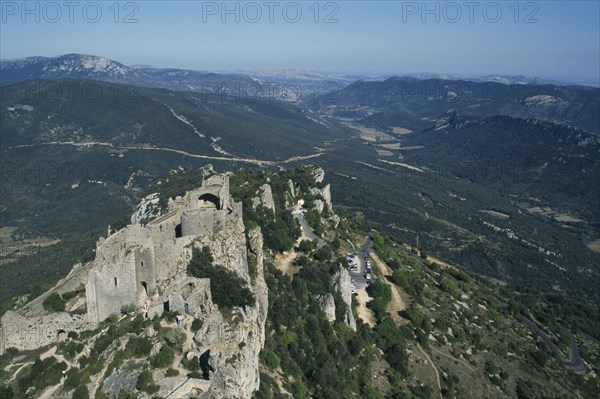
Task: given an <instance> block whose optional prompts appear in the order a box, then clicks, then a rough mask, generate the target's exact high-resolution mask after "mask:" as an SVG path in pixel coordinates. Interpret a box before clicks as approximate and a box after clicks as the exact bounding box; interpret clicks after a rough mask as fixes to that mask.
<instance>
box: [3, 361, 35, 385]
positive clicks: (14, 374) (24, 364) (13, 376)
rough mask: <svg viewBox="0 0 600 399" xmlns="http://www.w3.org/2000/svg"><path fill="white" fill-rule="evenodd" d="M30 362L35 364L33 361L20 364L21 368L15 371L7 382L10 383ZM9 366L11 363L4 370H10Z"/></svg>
mask: <svg viewBox="0 0 600 399" xmlns="http://www.w3.org/2000/svg"><path fill="white" fill-rule="evenodd" d="M30 364H33V362H26V363H23V364H22V365H21V366H19V368H18V369H16V370H15V371H14V372H13V375H12V377H10V380H8V382H7V383H8V384H10V383H11V382H12V381H13V380H14V379H15V378H17V375H19V372H21V370H23V369H24V368H25V367H27V366H29V365H30ZM9 366H10V365H8V366H6V367H5V368H4V370H6V371H8V370H7V367H9Z"/></svg>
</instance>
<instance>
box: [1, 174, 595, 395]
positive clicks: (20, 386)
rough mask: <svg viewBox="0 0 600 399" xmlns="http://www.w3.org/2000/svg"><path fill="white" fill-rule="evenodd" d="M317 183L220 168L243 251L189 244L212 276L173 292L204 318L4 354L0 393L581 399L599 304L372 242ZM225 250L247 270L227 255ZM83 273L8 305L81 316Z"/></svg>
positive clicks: (169, 190)
mask: <svg viewBox="0 0 600 399" xmlns="http://www.w3.org/2000/svg"><path fill="white" fill-rule="evenodd" d="M210 176H214V171H213V170H212V169H211V168H204V169H201V170H198V169H187V168H183V169H178V170H177V171H174V172H173V173H171V174H169V175H168V176H166V177H164V178H162V179H160V180H159V181H158V182H156V183H155V184H154V185H153V186H152V187H150V189H149V191H148V193H147V194H148V195H147V196H146V197H145V198H146V199H145V200H144V201H142V202H141V203H140V206H139V207H138V209H137V211H136V213H135V214H134V215H133V216H132V221H133V222H135V223H142V224H145V223H149V224H151V221H152V220H156V218H157V217H158V218H159V219H158V220H165V219H164V217H165V216H168V214H165V211H166V209H167V208H168V207H169V204H170V203H171V204H173V201H172V200H171V201H169V198H177V197H178V196H179V197H181V196H182V195H183V194H184V193H185V192H186V191H189V190H190V189H193V188H194V187H197V186H198V183H199V182H201V181H202V180H203V179H209V180H210ZM325 179H326V177H325V176H324V173H323V170H322V169H320V168H318V167H313V166H305V167H301V168H298V169H290V170H285V171H279V172H277V173H274V172H264V171H258V170H249V169H242V170H239V171H237V172H236V173H234V174H232V175H230V176H229V181H230V191H231V195H232V201H235V203H241V204H242V208H243V220H241V221H240V222H241V223H243V224H241V225H240V227H241V228H242V230H241V232H242V235H241V238H240V240H241V241H240V243H243V244H241V245H242V248H238V247H236V246H235V245H233V246H231V245H229V244H227V245H225V244H221V242H222V241H227V240H226V238H225V237H221V236H219V235H218V234H217V235H216V236H215V237H214V241H213V240H208V241H206V240H204V241H201V242H198V243H195V244H192V246H190V248H189V251H190V252H189V256H188V257H187V267H186V268H185V270H186V273H188V274H189V275H190V276H191V277H194V276H195V277H194V278H200V280H199V281H207V280H206V279H209V280H208V281H209V287H210V289H208V290H207V288H202V289H204V290H207V291H198V290H200V289H201V288H200V285H198V286H197V288H196V289H195V290H194V289H192V290H191V291H189V292H188V293H187V294H186V295H188V298H191V297H192V296H194V295H197V294H199V293H200V294H202V292H206V294H207V295H208V297H207V298H206V299H205V302H204V304H203V307H202V308H201V309H198V310H197V311H194V312H193V313H192V314H189V315H188V314H185V313H184V312H180V313H178V312H174V311H164V312H163V313H162V314H161V315H157V316H154V317H153V318H144V310H143V308H142V309H140V308H139V307H136V306H126V307H123V308H122V309H121V312H120V314H115V315H113V316H111V317H109V318H108V319H106V320H105V321H103V322H102V323H100V325H99V326H97V327H94V328H91V329H89V330H84V331H79V332H74V331H71V332H66V331H62V332H61V331H59V332H58V334H57V335H56V336H55V339H56V342H52V343H50V344H48V345H45V346H43V347H40V348H35V349H29V350H16V349H14V348H11V347H10V346H8V347H5V348H3V350H4V354H3V355H2V356H0V366H1V367H0V394H1V395H2V397H3V398H4V397H6V398H26V397H36V398H88V397H95V398H107V397H108V398H140V399H144V398H158V397H161V398H167V397H176V398H192V397H196V398H206V399H207V398H250V397H253V398H256V399H265V398H309V397H312V398H323V399H325V398H327V399H332V398H333V399H338V398H339V399H346V398H350V397H361V398H367V399H371V398H372V399H382V398H391V399H396V398H437V397H440V396H441V397H445V398H446V397H448V398H474V399H475V398H481V397H495V398H519V399H521V398H535V397H560V398H592V397H594V392H597V390H598V389H599V388H600V380H599V378H598V372H599V371H600V370H599V369H598V366H597V365H598V360H599V359H600V346H599V345H598V340H599V339H600V337H599V336H598V334H597V331H600V328H599V327H600V326H598V320H600V318H598V317H597V309H596V308H593V307H588V306H587V305H586V304H585V303H580V304H577V305H576V306H573V304H572V303H571V302H569V301H567V300H566V299H565V298H562V299H561V298H560V297H558V296H544V295H540V294H539V293H536V294H535V295H532V294H531V293H530V292H529V291H528V290H523V289H521V288H519V287H516V286H512V285H510V284H509V285H496V284H494V283H492V282H489V281H487V280H485V279H482V278H480V277H477V276H474V275H472V274H470V273H468V272H465V271H461V270H459V269H457V268H455V267H453V266H452V265H449V264H448V263H445V262H444V261H443V260H440V259H437V258H434V257H431V256H429V255H427V254H425V253H424V252H421V251H419V249H418V248H416V247H414V246H411V245H408V244H406V243H402V242H400V241H398V240H396V239H393V238H392V237H390V236H387V235H384V234H381V233H379V232H377V231H376V230H374V228H377V227H378V226H376V225H374V224H371V223H369V222H367V221H365V220H363V219H362V218H361V216H360V215H354V214H349V213H348V212H346V211H345V210H344V209H339V208H335V207H334V204H333V203H332V201H331V191H334V192H335V190H336V187H335V186H333V187H332V186H330V185H328V184H327V182H326V180H325ZM177 201H178V200H175V203H177ZM334 211H335V212H334ZM238 233H239V232H238ZM238 233H235V234H233V235H234V236H237V235H238ZM228 235H231V234H229V233H228ZM184 238H185V237H184ZM232 242H233V241H231V240H230V241H229V243H230V244H231V243H232ZM165 244H166V243H165ZM192 248H196V249H192ZM224 248H229V249H227V250H226V251H225V252H223V251H222V249H224ZM237 250H242V251H243V254H242V255H241V256H242V258H244V259H246V260H247V264H237V263H235V264H234V263H231V262H229V260H228V259H238V258H239V256H240V254H237V253H234V252H236V251H237ZM350 260H351V261H352V262H351V263H350ZM89 267H90V266H89V265H83V266H78V267H76V268H75V269H74V270H73V272H72V274H71V275H70V276H68V277H67V278H65V279H64V280H62V281H61V282H60V283H59V284H58V285H57V286H56V287H54V288H53V289H51V290H50V291H49V292H48V293H47V294H45V295H43V296H42V297H41V298H40V299H38V300H34V301H32V302H30V303H23V301H21V302H18V303H17V304H16V305H15V307H14V309H13V313H18V314H23V315H33V314H34V313H36V312H37V313H39V314H43V315H45V316H47V317H52V315H56V314H58V313H60V312H63V313H66V314H70V315H82V314H83V313H84V312H85V306H86V303H85V302H86V299H85V295H84V294H83V293H84V291H85V288H83V289H82V287H81V286H80V285H79V284H80V282H81V281H84V279H81V278H80V277H78V276H81V275H85V273H87V269H89ZM367 274H368V277H367ZM191 277H190V278H191ZM186 278H188V277H186ZM267 297H268V302H267ZM57 312H58V313H57ZM265 317H266V319H265ZM2 328H3V331H7V330H6V328H7V326H5V325H2ZM572 334H573V335H572ZM574 336H575V337H576V338H574ZM63 371H64V375H63ZM259 381H260V383H259Z"/></svg>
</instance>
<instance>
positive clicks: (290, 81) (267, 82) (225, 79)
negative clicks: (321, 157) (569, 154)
mask: <svg viewBox="0 0 600 399" xmlns="http://www.w3.org/2000/svg"><path fill="white" fill-rule="evenodd" d="M65 78H68V79H92V80H101V81H106V82H113V83H123V84H131V85H136V86H142V87H159V88H164V89H169V90H180V91H197V92H203V93H221V94H222V95H229V96H238V97H246V98H273V99H276V100H283V101H288V102H298V103H300V102H311V101H323V99H324V101H329V102H330V101H331V96H330V94H331V93H334V94H335V93H337V92H339V91H341V90H342V89H344V88H345V87H347V86H349V85H351V84H353V83H355V82H357V81H359V82H383V81H386V82H387V81H390V80H398V79H400V80H407V79H415V80H419V81H426V80H432V79H434V80H443V81H449V82H456V81H468V82H478V83H485V82H493V83H498V84H502V85H520V86H529V85H533V86H539V85H550V84H551V85H555V86H564V85H570V84H571V83H568V82H561V81H557V80H544V79H540V78H537V77H535V78H530V77H526V76H521V75H458V74H436V73H413V74H402V75H400V76H397V75H386V76H375V77H373V76H367V75H360V74H328V73H322V72H318V71H309V70H300V69H279V70H273V69H264V70H260V69H259V70H238V71H233V72H211V71H196V70H189V69H179V68H157V67H154V66H151V65H140V64H137V65H131V66H127V65H124V64H122V63H120V62H118V61H115V60H111V59H109V58H105V57H99V56H95V55H86V54H65V55H61V56H57V57H27V58H20V59H12V60H0V84H9V83H16V82H22V81H26V80H31V79H65ZM589 84H590V85H592V86H593V85H595V86H598V83H597V82H591V83H589Z"/></svg>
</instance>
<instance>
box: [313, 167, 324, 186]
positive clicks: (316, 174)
mask: <svg viewBox="0 0 600 399" xmlns="http://www.w3.org/2000/svg"><path fill="white" fill-rule="evenodd" d="M312 175H313V178H314V179H315V182H316V183H323V180H325V171H324V170H323V168H320V167H317V168H315V169H314V170H313V171H312Z"/></svg>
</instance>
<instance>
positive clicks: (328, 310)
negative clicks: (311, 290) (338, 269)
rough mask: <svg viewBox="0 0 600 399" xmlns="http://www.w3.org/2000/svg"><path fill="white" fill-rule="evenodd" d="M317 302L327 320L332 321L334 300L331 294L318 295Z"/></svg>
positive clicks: (333, 319) (333, 317) (333, 318)
mask: <svg viewBox="0 0 600 399" xmlns="http://www.w3.org/2000/svg"><path fill="white" fill-rule="evenodd" d="M319 303H320V304H321V309H323V312H325V317H327V320H329V322H330V323H333V322H334V321H335V300H334V298H333V295H332V294H327V295H321V296H320V297H319Z"/></svg>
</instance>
